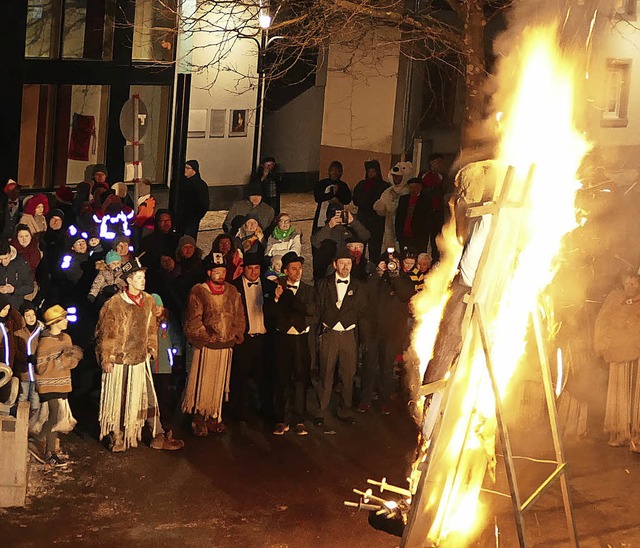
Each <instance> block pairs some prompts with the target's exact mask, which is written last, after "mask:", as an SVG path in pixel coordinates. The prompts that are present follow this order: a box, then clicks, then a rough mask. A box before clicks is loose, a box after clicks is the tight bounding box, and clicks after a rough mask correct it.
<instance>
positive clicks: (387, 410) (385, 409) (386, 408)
mask: <svg viewBox="0 0 640 548" xmlns="http://www.w3.org/2000/svg"><path fill="white" fill-rule="evenodd" d="M380 414H381V415H391V409H390V408H389V406H388V405H383V406H382V407H381V408H380Z"/></svg>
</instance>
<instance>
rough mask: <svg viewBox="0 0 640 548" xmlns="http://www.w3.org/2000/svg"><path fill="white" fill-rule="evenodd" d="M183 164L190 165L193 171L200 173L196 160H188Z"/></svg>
mask: <svg viewBox="0 0 640 548" xmlns="http://www.w3.org/2000/svg"><path fill="white" fill-rule="evenodd" d="M185 165H187V166H191V169H193V171H195V172H196V173H200V164H199V163H198V160H189V161H188V162H186V163H185Z"/></svg>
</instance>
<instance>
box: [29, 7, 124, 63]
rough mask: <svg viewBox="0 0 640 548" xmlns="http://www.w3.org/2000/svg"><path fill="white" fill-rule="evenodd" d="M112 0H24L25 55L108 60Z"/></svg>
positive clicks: (111, 44)
mask: <svg viewBox="0 0 640 548" xmlns="http://www.w3.org/2000/svg"><path fill="white" fill-rule="evenodd" d="M114 13H115V0H28V4H27V38H26V42H25V57H27V58H47V59H58V58H60V57H62V58H63V59H98V60H109V59H111V57H112V54H113V29H114Z"/></svg>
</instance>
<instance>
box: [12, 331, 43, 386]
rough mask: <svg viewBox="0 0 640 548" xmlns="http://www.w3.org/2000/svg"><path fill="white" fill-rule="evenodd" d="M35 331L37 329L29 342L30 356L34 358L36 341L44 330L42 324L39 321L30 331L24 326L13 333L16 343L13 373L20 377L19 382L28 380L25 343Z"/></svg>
mask: <svg viewBox="0 0 640 548" xmlns="http://www.w3.org/2000/svg"><path fill="white" fill-rule="evenodd" d="M36 329H39V332H38V334H37V335H36V336H35V337H34V338H33V340H32V341H31V348H30V350H31V355H32V356H33V357H34V358H35V354H36V350H37V349H38V341H39V340H40V335H41V334H42V331H43V330H44V324H43V323H42V322H41V321H38V322H37V323H36V325H35V327H34V328H33V330H30V329H29V328H28V327H27V326H26V325H25V326H23V327H22V328H20V329H18V330H17V331H16V332H15V333H14V335H15V343H16V357H15V361H14V366H13V372H14V374H16V375H18V376H19V377H20V380H21V381H28V380H29V364H28V361H27V360H28V358H29V355H30V354H29V348H28V346H27V341H28V340H29V337H31V335H32V334H33V332H34V331H35V330H36Z"/></svg>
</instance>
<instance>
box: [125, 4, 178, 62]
mask: <svg viewBox="0 0 640 548" xmlns="http://www.w3.org/2000/svg"><path fill="white" fill-rule="evenodd" d="M176 20H177V10H176V3H175V0H137V2H136V12H135V19H134V27H133V52H132V59H133V60H134V61H151V62H154V63H168V62H172V61H173V59H174V56H175V51H174V50H175V38H176Z"/></svg>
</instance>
